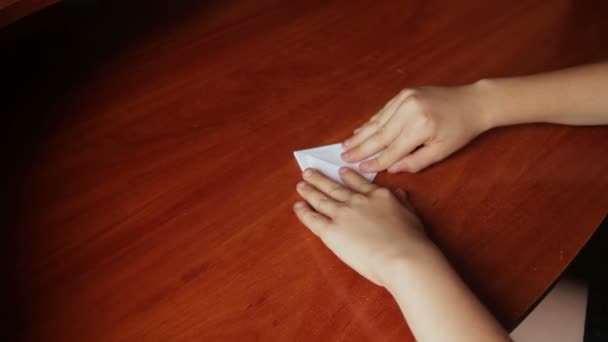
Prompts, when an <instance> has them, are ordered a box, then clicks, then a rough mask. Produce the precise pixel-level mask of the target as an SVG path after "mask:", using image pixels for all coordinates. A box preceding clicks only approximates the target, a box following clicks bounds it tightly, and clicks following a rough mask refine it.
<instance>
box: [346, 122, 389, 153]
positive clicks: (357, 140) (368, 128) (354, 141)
mask: <svg viewBox="0 0 608 342" xmlns="http://www.w3.org/2000/svg"><path fill="white" fill-rule="evenodd" d="M380 127H381V126H380V124H379V121H378V120H374V121H372V120H370V121H368V122H367V123H366V124H364V125H363V126H361V127H360V128H358V129H357V133H355V135H353V136H352V137H350V138H348V139H346V140H345V141H344V142H343V143H342V146H344V148H353V147H356V146H358V145H359V144H361V142H363V141H364V140H365V139H367V138H368V137H370V136H371V135H372V134H374V133H376V131H377V130H378V128H380Z"/></svg>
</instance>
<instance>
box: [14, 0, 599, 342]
mask: <svg viewBox="0 0 608 342" xmlns="http://www.w3.org/2000/svg"><path fill="white" fill-rule="evenodd" d="M136 3H137V2H134V3H133V4H124V3H123V4H120V2H115V3H110V4H104V5H101V6H100V8H98V11H96V12H95V13H94V14H91V17H90V18H88V19H87V20H86V21H78V20H76V23H77V24H78V25H80V26H75V27H74V26H69V25H68V28H63V26H61V25H60V27H62V28H60V29H59V30H60V33H62V34H51V33H48V34H42V35H41V36H38V37H35V38H31V39H32V40H33V41H34V43H35V44H37V45H34V47H33V48H32V49H33V52H34V53H37V54H38V56H40V54H44V56H46V58H44V59H43V60H40V59H39V58H38V59H36V58H35V57H24V56H22V55H20V53H21V52H20V51H17V50H11V53H12V55H13V56H14V57H15V56H16V57H15V59H14V64H12V65H13V67H12V68H11V69H12V70H13V71H14V72H13V74H12V75H13V76H15V77H17V76H18V77H19V79H26V80H28V82H23V84H21V85H19V86H16V87H15V89H14V93H12V95H11V97H12V101H11V102H10V103H11V106H10V108H12V110H13V111H14V113H15V114H16V115H15V117H19V118H20V119H19V121H18V124H17V126H15V127H17V128H18V130H16V131H14V132H13V133H14V135H13V136H14V137H16V139H17V140H16V141H18V142H19V143H18V144H14V145H15V146H16V147H15V149H16V150H14V151H16V152H14V154H13V155H14V157H15V158H16V156H19V158H18V159H17V160H18V162H16V165H17V166H18V168H15V169H16V170H18V172H17V173H16V174H15V175H13V176H14V178H9V180H11V182H12V184H13V186H12V187H10V189H11V191H12V192H10V194H11V197H10V201H11V203H12V205H10V206H9V207H8V208H9V209H10V211H11V213H12V214H11V216H10V217H11V221H10V222H11V225H10V227H11V229H10V234H8V235H7V236H8V237H9V239H8V240H6V242H7V245H9V247H11V248H9V249H8V251H9V252H10V253H9V257H10V258H9V259H8V260H10V265H11V270H12V272H11V273H10V274H11V275H12V276H13V277H12V278H13V279H12V280H11V282H10V284H11V285H12V286H13V290H12V292H9V294H10V297H11V298H13V299H14V305H15V310H14V314H15V315H16V317H18V321H17V323H16V324H18V325H17V327H19V328H23V330H24V331H25V335H24V336H25V337H26V338H28V339H30V340H38V341H39V340H55V341H68V340H78V341H85V340H87V341H88V340H104V341H110V340H145V341H156V340H197V341H250V340H251V341H255V340H260V341H262V340H263V341H297V340H302V341H314V340H319V341H358V340H369V341H403V340H408V337H409V338H410V339H411V335H410V332H409V330H408V328H407V326H406V324H405V323H404V322H403V318H402V316H401V315H400V313H399V311H398V308H397V306H396V305H395V304H394V303H393V301H392V299H391V298H390V296H389V295H388V294H387V293H386V292H385V291H384V290H383V289H381V288H378V287H375V286H374V285H372V284H370V283H369V282H367V281H366V280H364V279H363V278H361V277H360V276H358V275H357V274H355V273H354V272H353V271H351V270H350V269H349V268H348V267H346V266H345V265H343V264H342V263H341V262H340V261H339V260H338V259H337V258H335V257H334V256H333V255H332V254H331V252H329V251H328V250H327V249H326V248H325V247H324V246H323V245H322V244H321V243H320V242H319V241H318V240H317V239H316V238H315V237H314V236H313V235H312V234H310V233H309V231H308V230H307V229H305V228H304V227H303V226H301V225H300V224H299V223H298V221H297V219H296V218H295V217H294V215H293V214H292V212H291V206H292V204H293V202H294V201H295V200H296V199H297V198H298V196H297V194H296V192H295V191H294V187H295V184H296V182H297V181H298V180H299V178H300V170H299V169H298V167H297V165H296V162H295V160H294V158H293V156H292V154H291V152H292V151H293V150H296V149H300V148H305V147H312V146H318V145H323V144H329V143H334V142H338V141H341V140H342V139H343V138H345V137H346V136H348V134H349V132H351V130H352V129H353V128H355V127H356V126H358V125H360V124H361V123H363V122H364V121H366V119H367V118H368V117H369V116H370V115H371V114H373V113H374V112H375V111H376V110H378V109H379V108H380V107H381V106H382V105H383V104H384V103H385V102H386V101H388V100H389V99H390V98H391V97H392V96H393V95H395V94H396V93H397V92H398V91H399V90H400V89H402V88H404V87H413V86H418V85H425V84H461V83H467V82H471V81H474V80H477V79H479V78H481V77H490V76H505V75H518V74H527V73H533V72H541V71H547V70H551V69H555V68H560V67H566V66H570V65H575V64H580V63H586V62H592V61H598V60H601V59H602V58H606V57H608V44H604V42H605V38H606V37H607V36H608V22H607V21H606V20H605V18H606V17H607V16H608V3H606V2H599V1H596V2H595V3H593V2H591V1H587V2H585V1H576V2H575V1H567V0H555V1H540V2H539V1H533V0H529V1H519V2H515V3H514V2H511V1H504V2H496V1H459V2H458V4H456V2H452V1H443V2H442V1H397V0H394V1H371V0H370V1H367V0H360V1H351V0H343V1H310V0H308V1H278V0H263V1H260V0H251V1H208V2H200V1H183V2H178V3H177V4H173V5H171V7H167V6H169V5H167V4H166V2H164V3H165V4H163V2H160V1H158V2H154V1H152V2H147V3H146V6H145V7H141V8H140V7H138V6H141V3H137V4H136ZM74 25H76V24H74ZM61 30H64V31H61ZM55 33H56V32H55ZM30 46H31V45H30ZM49 46H50V47H53V48H52V49H47V47H49ZM30 52H32V51H30ZM34 55H36V54H34ZM28 56H29V55H28ZM17 61H19V62H21V63H17ZM28 61H29V62H33V61H38V64H36V63H34V64H31V63H30V64H28ZM26 65H27V66H26ZM32 65H34V66H32ZM26 85H27V86H26ZM20 138H21V139H20ZM607 155H608V128H600V127H595V128H593V127H589V128H568V127H559V126H551V125H528V126H521V127H511V128H505V129H499V130H494V131H491V132H489V133H487V134H484V135H483V136H482V137H480V138H479V139H477V140H475V141H474V142H473V143H472V144H471V145H470V146H468V147H467V148H465V149H464V150H462V151H461V152H459V153H457V154H456V155H454V156H453V157H451V158H449V159H448V160H446V161H445V162H443V163H441V164H439V165H437V166H435V167H432V168H430V169H428V170H426V171H424V172H421V173H419V174H415V175H412V174H400V175H388V174H386V173H382V174H380V175H379V176H378V177H377V183H379V184H382V185H388V186H402V187H404V188H406V189H408V190H409V191H411V192H412V194H413V201H414V203H415V205H416V206H417V207H418V208H419V210H420V213H421V215H422V216H423V217H424V219H425V221H426V223H427V226H428V229H429V231H430V233H431V235H432V236H433V237H434V239H436V241H437V242H438V244H439V245H440V246H441V248H442V249H443V250H444V251H445V253H446V254H447V255H448V256H449V258H450V260H451V261H452V262H453V264H454V266H455V267H456V268H457V270H458V271H459V272H460V273H461V275H462V276H463V278H464V279H465V280H466V281H467V283H468V284H470V286H471V287H472V288H473V289H474V291H475V292H476V293H477V294H478V295H479V296H480V297H481V298H482V300H483V301H484V302H485V303H486V304H487V305H488V307H489V308H490V309H491V310H492V312H493V313H494V314H495V315H496V316H497V317H498V318H499V319H500V321H501V322H502V323H503V324H504V326H505V327H507V328H512V327H513V326H514V325H515V324H516V323H517V322H518V320H519V319H520V318H521V317H522V315H524V313H525V312H526V311H527V310H528V309H529V308H530V307H531V305H533V304H534V303H535V301H536V300H537V299H538V298H539V297H540V296H541V295H542V294H543V293H544V292H545V291H546V290H547V288H548V287H549V286H550V285H551V284H552V283H553V282H554V281H555V280H556V278H557V277H558V276H559V275H560V273H561V272H562V271H563V270H564V269H565V267H566V266H567V265H568V263H569V262H570V261H571V260H572V259H573V258H574V256H575V255H576V254H577V252H578V251H579V250H580V249H581V248H582V247H583V245H584V244H585V242H586V241H587V240H588V239H589V238H590V236H591V235H592V233H593V232H594V231H595V229H596V228H597V226H598V224H599V223H600V222H601V220H602V218H603V217H604V216H605V214H606V211H607V208H608V158H607Z"/></svg>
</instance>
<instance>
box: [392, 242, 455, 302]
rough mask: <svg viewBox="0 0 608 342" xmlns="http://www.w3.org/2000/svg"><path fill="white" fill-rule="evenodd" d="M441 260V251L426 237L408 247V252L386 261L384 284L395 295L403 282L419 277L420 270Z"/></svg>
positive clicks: (422, 270)
mask: <svg viewBox="0 0 608 342" xmlns="http://www.w3.org/2000/svg"><path fill="white" fill-rule="evenodd" d="M441 260H444V257H443V254H442V253H441V251H440V250H439V249H438V248H437V246H435V244H433V243H432V242H431V241H430V240H428V239H426V238H425V241H423V242H420V243H418V244H417V245H416V246H414V247H413V248H408V251H407V252H406V253H403V254H400V255H396V256H394V257H392V258H390V259H389V260H387V261H386V262H385V263H384V267H383V269H382V274H381V279H382V285H383V286H384V287H385V288H386V289H387V290H388V292H390V293H391V294H392V295H395V293H396V291H397V290H402V284H403V283H407V282H408V280H407V279H412V278H415V277H417V276H418V275H419V274H420V272H425V271H427V270H428V267H429V265H433V264H436V262H437V261H441Z"/></svg>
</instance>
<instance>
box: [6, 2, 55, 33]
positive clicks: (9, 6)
mask: <svg viewBox="0 0 608 342" xmlns="http://www.w3.org/2000/svg"><path fill="white" fill-rule="evenodd" d="M57 2H59V0H0V28H3V27H5V26H6V25H9V24H12V23H13V22H15V21H17V20H19V19H21V18H23V17H25V16H28V15H31V14H32V13H35V12H37V11H40V10H41V9H43V8H45V7H48V6H50V5H52V4H54V3H57Z"/></svg>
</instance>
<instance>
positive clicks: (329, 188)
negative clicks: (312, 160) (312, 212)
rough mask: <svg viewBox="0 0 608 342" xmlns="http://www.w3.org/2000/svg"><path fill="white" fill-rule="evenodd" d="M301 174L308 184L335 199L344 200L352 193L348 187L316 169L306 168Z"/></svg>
mask: <svg viewBox="0 0 608 342" xmlns="http://www.w3.org/2000/svg"><path fill="white" fill-rule="evenodd" d="M302 176H303V177H304V179H305V180H306V181H307V182H308V183H309V184H312V185H313V186H314V187H315V188H317V189H318V190H319V191H321V192H322V193H324V194H326V195H327V196H328V197H330V198H332V199H334V200H336V201H340V202H344V201H346V200H348V199H349V198H351V196H352V195H353V192H352V191H350V190H349V189H348V188H346V187H344V186H343V185H342V184H339V183H337V182H334V181H333V180H331V179H329V178H327V177H325V176H324V175H323V174H322V173H321V172H319V171H317V170H313V169H306V170H304V173H303V174H302Z"/></svg>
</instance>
